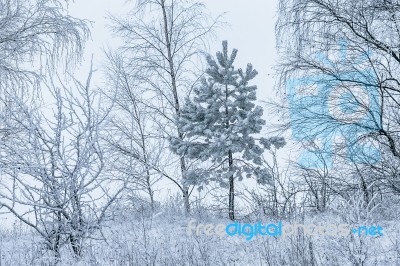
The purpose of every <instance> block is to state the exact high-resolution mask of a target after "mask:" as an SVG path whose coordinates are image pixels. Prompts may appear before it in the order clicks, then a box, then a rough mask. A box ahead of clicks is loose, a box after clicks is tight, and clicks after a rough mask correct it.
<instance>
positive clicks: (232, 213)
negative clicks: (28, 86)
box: [228, 150, 235, 221]
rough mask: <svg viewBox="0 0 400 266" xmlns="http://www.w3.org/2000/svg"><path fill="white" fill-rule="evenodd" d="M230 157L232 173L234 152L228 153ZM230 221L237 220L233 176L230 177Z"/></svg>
mask: <svg viewBox="0 0 400 266" xmlns="http://www.w3.org/2000/svg"><path fill="white" fill-rule="evenodd" d="M228 157H229V158H228V160H229V171H231V170H232V166H233V158H232V151H230V150H229V152H228ZM229 219H231V220H232V221H234V220H235V187H234V179H233V175H231V176H230V177H229Z"/></svg>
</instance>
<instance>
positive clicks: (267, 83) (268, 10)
mask: <svg viewBox="0 0 400 266" xmlns="http://www.w3.org/2000/svg"><path fill="white" fill-rule="evenodd" d="M277 2H278V1H277V0H251V1H247V2H246V1H239V0H204V1H203V3H205V5H206V6H207V8H208V9H209V11H210V12H211V13H212V14H213V16H217V15H219V14H221V13H224V12H227V14H226V15H225V16H224V20H225V21H226V22H228V23H229V24H230V26H228V27H226V28H224V29H222V30H220V31H219V32H218V33H217V35H218V39H217V41H215V43H214V44H212V46H211V54H212V55H214V54H215V52H216V51H219V50H221V41H222V40H228V43H229V47H230V49H231V48H237V49H238V50H239V53H238V57H237V59H236V66H237V68H245V67H246V64H247V63H252V64H253V66H254V68H255V69H257V71H258V72H259V75H258V77H257V78H256V79H255V80H254V83H255V84H257V86H258V89H259V90H258V97H259V99H260V100H266V99H267V97H272V95H273V94H274V93H273V90H272V88H273V85H274V79H273V77H272V76H271V74H272V73H273V71H272V69H271V68H272V66H273V64H274V62H275V59H276V50H275V35H274V28H275V19H276V6H277ZM134 4H135V0H131V1H126V0H75V2H74V3H71V5H70V7H69V10H70V12H71V15H72V16H76V17H79V18H85V19H88V20H90V21H93V22H94V23H93V28H92V40H91V41H89V42H88V44H87V49H86V56H85V58H86V63H88V61H89V60H90V58H91V54H93V55H94V63H95V68H96V67H99V66H100V64H101V62H102V60H103V58H104V57H103V53H102V47H105V46H106V45H107V43H110V42H112V39H111V33H110V32H109V30H108V29H107V27H106V26H107V24H108V23H109V21H108V20H107V19H106V17H107V14H108V13H111V14H114V15H116V14H124V13H127V11H128V10H130V9H131V8H132V7H133V6H134ZM87 68H88V67H87V65H86V66H85V67H84V69H87ZM80 73H82V75H83V76H82V78H85V74H86V73H85V71H83V72H82V71H81V72H80Z"/></svg>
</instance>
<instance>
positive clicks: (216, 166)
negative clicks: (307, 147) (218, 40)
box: [171, 41, 284, 189]
mask: <svg viewBox="0 0 400 266" xmlns="http://www.w3.org/2000/svg"><path fill="white" fill-rule="evenodd" d="M222 45H223V51H222V52H217V60H215V59H213V58H212V57H211V56H208V57H207V62H208V68H207V70H206V75H205V77H204V78H203V79H202V82H201V86H199V87H197V88H195V89H194V95H193V97H192V98H191V99H189V98H187V99H186V101H185V103H184V105H183V106H182V109H181V110H180V111H181V113H180V116H179V117H178V118H177V124H178V127H179V129H180V131H181V132H182V133H183V134H184V136H185V138H184V140H181V139H179V138H172V139H171V148H172V150H173V151H174V152H175V153H177V154H178V155H181V156H187V157H189V158H191V159H199V160H201V161H202V162H204V164H203V165H202V167H201V168H197V169H194V170H192V171H190V172H187V173H186V174H187V180H189V182H191V184H195V185H199V188H200V189H201V188H202V186H201V185H202V184H208V182H210V181H216V182H218V183H220V184H221V186H223V187H228V186H229V187H231V186H233V179H239V180H242V179H243V175H245V176H246V177H248V178H250V177H254V178H256V179H257V181H258V182H259V183H261V184H266V183H268V181H269V180H270V179H271V178H270V177H271V176H270V173H269V172H268V171H267V169H266V168H265V167H264V166H263V156H262V154H263V152H264V149H270V148H271V145H274V146H275V147H276V148H280V147H281V146H282V145H284V139H283V138H277V137H274V138H271V139H264V138H261V139H260V140H259V141H257V139H256V138H255V137H254V135H256V134H259V133H260V132H261V129H262V126H263V125H265V120H263V119H262V118H261V117H262V114H263V109H262V108H261V107H260V106H257V105H256V104H255V101H256V99H257V98H256V90H257V86H255V85H249V82H250V81H251V80H252V79H253V78H254V77H255V76H256V75H257V71H256V70H255V69H253V66H252V65H251V64H248V65H247V68H246V70H245V71H243V70H242V69H240V68H239V69H235V67H234V66H233V63H234V60H235V58H236V55H237V52H238V51H237V50H236V49H233V51H232V53H231V54H230V56H229V55H228V44H227V42H226V41H224V42H223V43H222ZM205 165H206V166H207V167H205Z"/></svg>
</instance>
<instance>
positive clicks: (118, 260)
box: [0, 204, 400, 266]
mask: <svg viewBox="0 0 400 266" xmlns="http://www.w3.org/2000/svg"><path fill="white" fill-rule="evenodd" d="M157 209H158V210H156V211H155V212H154V213H153V214H151V213H150V212H149V211H147V210H148V208H147V207H144V208H136V209H135V208H128V209H121V210H120V211H118V212H116V213H115V215H114V219H113V220H110V221H108V222H107V225H106V226H104V228H103V229H102V231H101V232H99V233H98V234H97V235H96V236H94V237H93V238H91V239H87V240H86V242H85V245H84V252H83V256H82V257H81V258H78V259H77V258H74V256H73V255H72V254H73V252H72V251H71V250H68V248H67V245H66V246H65V248H64V249H63V251H62V256H61V258H60V259H58V260H57V259H55V258H54V257H53V256H52V253H51V252H50V251H46V250H45V249H44V246H43V245H42V244H41V239H40V237H39V236H37V235H36V234H35V233H34V232H32V231H30V230H28V229H27V228H26V227H25V226H22V225H20V224H16V225H15V226H14V228H13V229H12V230H1V232H0V258H1V260H0V266H3V265H10V266H14V265H115V266H117V265H118V266H119V265H324V266H325V265H399V264H400V226H399V225H398V223H397V221H396V220H394V219H392V221H390V220H386V221H382V220H380V219H379V214H382V212H383V210H382V209H380V210H378V209H376V210H374V211H373V212H366V211H364V210H363V209H362V208H358V207H357V204H353V205H352V206H342V209H340V210H339V211H335V212H333V211H327V212H325V213H319V214H315V215H306V216H303V217H302V218H296V219H291V220H290V221H289V220H287V221H286V220H282V221H283V222H284V223H286V222H287V223H289V222H290V223H303V224H310V223H315V224H327V223H336V224H339V223H347V224H352V223H354V224H367V225H377V224H379V225H380V226H382V227H383V228H384V236H375V237H371V236H361V237H359V236H354V235H349V236H347V237H332V236H306V235H304V234H300V235H295V236H290V237H289V236H287V237H272V236H255V237H254V238H253V239H252V240H250V241H247V240H245V238H244V237H239V236H233V237H230V236H224V237H220V236H215V235H213V236H207V235H205V234H204V233H203V234H200V235H199V236H196V235H195V234H194V233H193V234H192V235H191V236H188V235H187V225H188V221H189V219H196V220H197V222H199V223H213V224H218V223H224V224H228V223H230V221H229V220H227V219H223V218H215V217H214V218H212V216H211V213H208V214H207V213H203V214H202V216H201V217H200V216H199V215H195V214H194V215H193V217H190V218H186V217H184V216H183V215H182V214H180V213H179V212H177V211H176V209H173V208H171V209H168V207H165V206H164V207H160V208H157ZM259 220H262V221H263V223H268V222H276V221H277V220H271V218H269V217H256V216H254V217H249V218H246V219H243V220H241V222H242V223H250V222H257V221H259Z"/></svg>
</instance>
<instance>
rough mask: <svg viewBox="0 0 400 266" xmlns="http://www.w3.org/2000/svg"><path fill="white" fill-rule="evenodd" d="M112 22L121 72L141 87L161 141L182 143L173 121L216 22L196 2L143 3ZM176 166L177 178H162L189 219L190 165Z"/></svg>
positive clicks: (181, 162) (182, 161)
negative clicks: (179, 194) (125, 71)
mask: <svg viewBox="0 0 400 266" xmlns="http://www.w3.org/2000/svg"><path fill="white" fill-rule="evenodd" d="M111 20H112V31H113V32H114V33H115V34H116V35H117V36H119V37H121V38H122V40H123V45H122V46H121V47H120V48H119V49H118V53H120V55H121V56H122V57H123V58H126V60H125V64H126V66H125V68H126V69H129V71H130V72H131V73H134V75H135V78H136V79H137V80H138V81H140V83H139V84H140V87H139V88H138V90H139V91H141V92H142V93H143V95H145V96H146V97H147V100H148V107H149V108H150V109H151V110H152V111H153V112H154V114H155V115H156V116H157V119H156V121H157V122H158V123H159V124H160V126H159V129H160V132H161V136H162V137H164V138H167V137H169V136H176V137H178V138H180V139H184V137H185V136H184V134H182V132H180V131H179V129H178V127H177V126H176V125H175V123H174V121H175V116H178V117H179V116H180V108H181V100H182V98H183V97H184V96H186V95H187V94H188V93H190V91H191V89H192V88H193V86H194V84H195V83H196V82H197V81H198V76H199V75H195V72H199V71H198V69H199V68H198V66H199V65H198V63H199V62H200V61H199V57H198V55H199V54H200V53H201V50H204V49H206V45H207V41H208V38H209V37H211V36H212V35H213V31H214V29H215V27H216V25H217V23H218V19H215V20H214V19H212V18H211V17H210V16H209V15H208V14H207V13H206V10H205V7H204V5H202V4H200V3H198V2H193V1H180V0H179V1H175V0H156V1H152V0H142V1H138V3H137V6H136V7H135V8H134V9H133V11H132V12H130V13H129V14H128V17H127V18H118V17H112V18H111ZM177 164H178V165H179V168H180V176H179V177H176V176H172V175H171V174H166V175H167V176H169V177H171V178H172V179H174V183H175V184H177V185H178V187H179V189H180V190H181V192H182V195H183V202H184V208H185V211H186V213H189V211H190V204H189V194H190V184H189V183H188V182H186V181H185V179H186V171H187V170H188V167H189V162H188V160H187V158H185V157H184V156H181V157H179V160H178V162H177Z"/></svg>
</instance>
